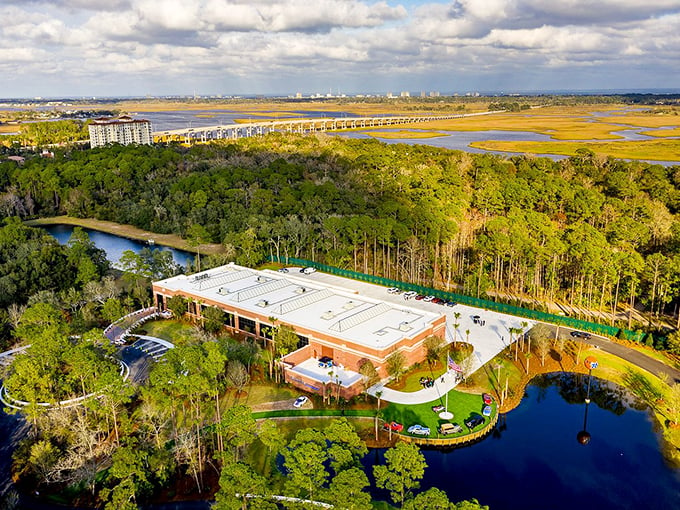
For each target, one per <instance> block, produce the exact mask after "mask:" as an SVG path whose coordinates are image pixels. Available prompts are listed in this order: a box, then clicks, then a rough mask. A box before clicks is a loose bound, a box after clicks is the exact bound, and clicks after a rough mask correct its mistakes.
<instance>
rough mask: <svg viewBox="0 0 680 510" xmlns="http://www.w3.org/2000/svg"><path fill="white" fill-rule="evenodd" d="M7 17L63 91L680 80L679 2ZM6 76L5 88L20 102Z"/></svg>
mask: <svg viewBox="0 0 680 510" xmlns="http://www.w3.org/2000/svg"><path fill="white" fill-rule="evenodd" d="M0 17H1V18H2V19H3V20H9V22H8V23H5V24H4V25H2V26H0V66H1V69H2V70H3V71H4V72H6V73H7V72H9V73H15V74H17V73H19V72H20V73H23V75H25V76H29V75H31V73H34V75H35V76H38V75H41V74H44V71H45V70H51V71H49V72H54V70H58V72H60V73H63V76H64V79H63V80H62V82H60V83H73V82H74V81H77V80H80V81H81V82H83V83H86V84H91V86H92V87H93V88H95V89H97V88H99V87H102V86H103V85H102V83H103V78H102V77H103V76H104V75H106V76H109V77H110V76H116V75H118V76H119V79H117V82H118V84H119V85H120V84H125V83H133V82H134V83H137V82H138V78H139V77H140V76H143V77H146V78H147V79H148V81H147V82H145V83H151V84H152V85H153V86H154V87H157V88H158V90H157V91H155V92H158V93H160V92H162V89H163V87H167V88H171V87H179V86H181V84H183V83H186V84H189V85H187V86H189V88H190V90H193V88H194V86H195V84H196V83H199V84H200V83H205V84H213V85H212V86H215V87H217V86H218V84H222V85H219V86H227V85H226V84H229V83H232V84H238V85H239V86H252V87H255V86H256V85H257V86H272V87H273V86H274V85H271V84H279V85H277V86H280V84H281V83H284V82H285V81H286V80H288V82H287V83H289V87H290V89H292V90H296V89H300V88H301V85H304V84H307V83H312V82H322V81H324V80H326V81H329V82H330V83H329V85H332V86H333V87H334V88H335V87H337V86H342V82H343V80H345V79H346V80H348V81H347V82H348V83H350V82H351V83H363V84H365V85H364V86H365V88H366V90H373V89H372V87H373V85H372V84H373V83H390V82H391V81H396V82H398V83H404V84H405V83H410V82H412V81H413V80H415V79H418V80H420V81H422V82H424V83H428V82H433V83H434V82H440V83H454V82H463V81H464V82H466V83H471V84H473V83H478V84H480V87H479V88H484V87H482V86H481V85H485V84H487V83H489V79H490V78H489V77H490V76H495V77H496V78H495V79H496V80H497V83H502V82H503V80H505V82H506V83H508V85H510V84H511V80H512V79H513V76H515V77H518V78H517V79H519V77H520V76H522V75H525V74H527V72H529V71H530V72H531V73H533V74H534V75H536V76H537V77H539V75H540V76H541V77H542V78H541V79H540V80H538V78H537V80H538V81H540V82H541V83H549V82H550V81H551V79H557V78H551V77H556V76H558V75H560V76H562V74H561V73H563V72H564V76H569V75H570V73H571V74H572V75H573V76H574V81H575V83H576V82H578V83H586V82H588V80H590V81H593V80H594V78H593V75H592V72H590V71H589V72H588V73H585V74H583V75H582V76H578V73H579V72H581V71H580V70H582V69H585V68H592V67H593V66H599V67H600V68H602V69H605V68H606V69H611V70H612V71H611V72H612V76H613V75H614V74H616V75H617V76H618V75H625V73H626V71H627V70H629V69H637V68H639V67H640V66H642V65H643V63H644V65H645V66H646V75H647V77H644V78H643V77H642V72H641V74H640V77H639V81H640V83H642V82H643V81H644V80H648V76H649V73H656V76H658V79H659V83H677V81H675V82H673V81H672V80H677V79H678V77H679V76H678V74H679V73H680V70H679V69H678V68H677V55H678V54H680V35H679V34H680V5H678V2H677V0H648V1H645V2H640V1H639V0H635V1H633V0H599V1H594V0H561V1H559V2H547V1H545V0H453V1H449V2H445V3H437V2H417V1H411V2H409V3H408V4H406V3H405V4H403V5H402V4H399V3H398V1H392V2H389V3H388V2H385V1H377V2H376V1H369V0H363V1H362V0H314V1H313V2H311V1H310V0H288V1H276V0H107V1H103V0H51V1H47V0H44V1H41V0H25V1H24V0H22V1H19V0H5V1H3V3H2V4H1V5H0ZM617 73H618V74H617ZM628 74H629V75H631V82H630V83H631V86H632V85H633V83H634V81H635V79H636V77H635V76H634V75H632V74H631V73H630V72H629V73H628ZM74 77H77V79H76V78H74ZM83 77H87V78H88V79H84V78H83ZM284 77H285V78H284ZM170 78H171V79H170ZM560 79H561V80H563V79H564V78H563V77H562V78H560ZM5 81H6V80H5V79H4V78H0V90H6V91H7V92H5V93H9V94H11V93H12V92H10V89H9V88H7V87H6V86H5ZM16 83H18V81H17V80H13V81H12V86H13V87H15V86H16V85H15V84H16ZM60 83H56V82H51V81H49V80H45V81H44V86H45V87H46V88H47V87H50V86H53V87H59V86H60ZM493 83H496V82H495V81H494V82H493ZM593 83H594V81H593ZM244 84H245V85H244ZM260 84H264V85H260ZM612 86H613V87H616V86H618V84H616V83H613V84H612ZM405 88H406V85H403V86H401V85H399V84H395V85H393V89H394V90H399V89H405ZM504 88H510V87H509V86H505V87H504ZM115 90H118V93H123V92H125V93H135V91H134V90H129V91H127V90H126V91H122V90H121V89H120V86H118V87H117V88H115ZM220 91H221V92H224V90H220ZM49 92H50V91H49V90H46V91H43V92H42V95H50V94H49ZM65 92H67V91H64V92H62V93H65ZM144 92H148V90H144ZM238 92H241V93H247V92H249V91H248V90H240V91H238ZM92 93H93V94H95V93H96V94H98V95H100V94H101V92H99V91H98V90H93V91H92Z"/></svg>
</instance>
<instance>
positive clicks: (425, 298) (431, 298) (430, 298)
mask: <svg viewBox="0 0 680 510" xmlns="http://www.w3.org/2000/svg"><path fill="white" fill-rule="evenodd" d="M433 299H434V296H425V297H424V298H423V301H425V302H426V303H429V302H430V301H432V300H433Z"/></svg>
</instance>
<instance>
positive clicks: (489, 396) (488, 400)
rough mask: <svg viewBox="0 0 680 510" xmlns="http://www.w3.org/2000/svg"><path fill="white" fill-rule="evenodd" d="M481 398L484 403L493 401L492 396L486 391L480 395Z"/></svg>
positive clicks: (487, 403) (488, 403) (489, 403)
mask: <svg viewBox="0 0 680 510" xmlns="http://www.w3.org/2000/svg"><path fill="white" fill-rule="evenodd" d="M482 400H484V403H485V404H486V405H488V406H490V405H491V402H493V397H492V396H491V395H489V394H488V393H484V394H483V395H482Z"/></svg>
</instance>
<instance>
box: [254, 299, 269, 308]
mask: <svg viewBox="0 0 680 510" xmlns="http://www.w3.org/2000/svg"><path fill="white" fill-rule="evenodd" d="M268 304H269V301H267V300H266V299H260V300H259V301H258V302H257V306H259V307H260V308H264V307H265V306H267V305H268Z"/></svg>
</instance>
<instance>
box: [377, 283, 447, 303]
mask: <svg viewBox="0 0 680 510" xmlns="http://www.w3.org/2000/svg"><path fill="white" fill-rule="evenodd" d="M387 293H388V294H403V295H404V299H415V300H416V301H423V302H425V303H434V304H437V305H446V306H456V304H457V303H456V302H455V301H447V300H446V299H441V298H438V297H434V296H426V295H425V294H418V293H417V292H416V291H415V290H409V291H405V290H403V289H400V288H398V287H390V288H389V289H387Z"/></svg>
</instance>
